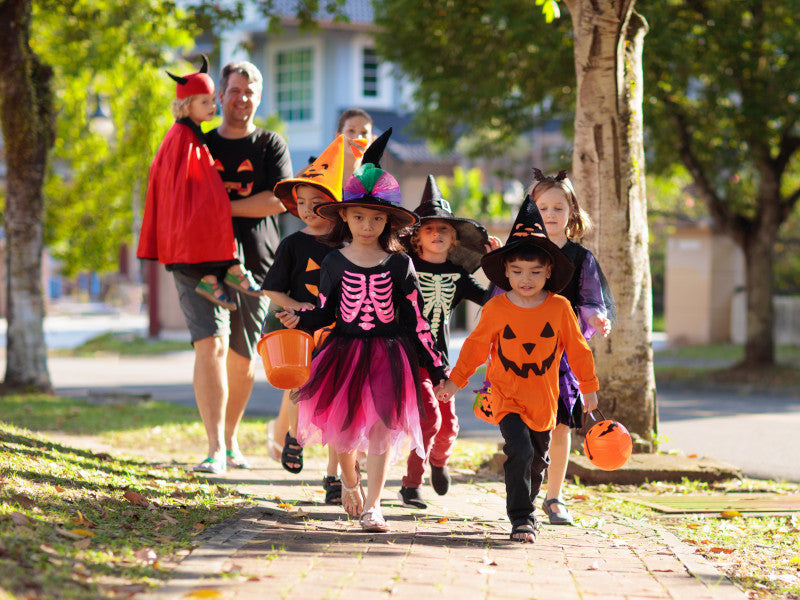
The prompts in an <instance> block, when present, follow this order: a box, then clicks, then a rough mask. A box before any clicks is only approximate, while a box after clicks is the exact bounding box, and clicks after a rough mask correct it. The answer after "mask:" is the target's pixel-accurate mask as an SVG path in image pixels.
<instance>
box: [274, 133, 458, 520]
mask: <svg viewBox="0 0 800 600" xmlns="http://www.w3.org/2000/svg"><path fill="white" fill-rule="evenodd" d="M389 135H391V129H389V130H388V131H386V132H385V133H384V134H383V135H381V136H380V137H379V138H378V139H376V140H375V141H374V142H373V143H372V145H370V146H369V147H368V148H367V150H366V152H365V153H364V157H363V161H362V165H361V166H360V167H359V168H358V169H357V170H356V171H355V173H353V175H352V176H351V177H350V179H349V180H348V181H347V184H346V185H345V188H344V198H343V200H342V202H341V203H338V202H332V203H330V204H323V205H322V206H318V207H316V209H315V211H316V212H317V214H319V215H320V216H321V217H324V218H326V219H330V220H331V221H332V222H333V223H334V230H333V232H332V233H331V235H330V236H329V241H330V242H331V243H334V244H335V243H343V242H349V243H348V244H347V245H346V246H344V247H343V248H341V249H339V250H334V251H332V252H331V253H330V254H328V256H326V257H325V260H324V261H323V262H322V269H321V273H320V286H319V294H320V295H319V297H320V305H319V306H318V307H317V308H315V309H314V310H307V311H302V312H295V311H294V310H291V309H287V310H286V311H285V312H283V313H279V314H278V315H277V316H278V318H279V319H280V320H281V322H282V323H283V324H284V325H285V326H286V327H298V326H299V327H301V328H302V329H304V330H306V331H316V330H317V329H319V328H320V327H324V326H326V325H329V324H331V323H334V322H335V325H334V327H333V330H332V331H331V333H330V335H328V336H327V338H325V341H324V342H323V343H322V345H321V346H320V347H319V348H318V349H317V350H316V351H315V354H314V357H313V358H312V361H311V376H310V378H309V380H308V382H307V383H306V384H305V385H304V386H303V387H301V388H300V394H299V398H298V402H299V405H300V415H299V421H298V426H297V438H298V440H299V441H300V443H301V444H307V443H313V442H318V441H319V442H322V443H327V444H329V445H330V446H331V447H333V448H334V449H335V450H336V451H337V452H338V457H339V465H340V466H341V469H342V505H343V508H344V509H345V511H346V512H347V513H348V514H349V515H351V516H355V517H358V518H359V521H360V523H361V527H362V529H364V530H365V531H371V532H387V531H389V525H388V524H387V523H386V520H385V519H384V518H383V515H382V513H381V509H380V498H381V493H382V491H383V488H384V485H385V484H386V475H387V469H388V465H389V461H390V459H391V458H393V457H395V456H397V455H398V454H399V452H400V451H401V449H403V447H404V444H405V440H406V439H409V441H410V445H411V450H412V451H414V452H417V453H418V454H419V455H420V457H424V452H423V445H422V432H421V431H420V423H419V419H420V416H419V415H420V407H419V399H420V393H421V390H420V377H419V368H418V365H419V364H421V365H422V366H423V367H424V368H425V369H426V370H427V371H428V373H430V377H431V380H432V381H434V382H436V383H439V382H440V381H442V380H443V379H444V378H445V374H444V359H443V357H442V355H441V353H440V352H439V351H438V350H437V349H436V347H435V346H434V342H433V336H432V335H431V330H430V326H429V324H428V322H427V321H426V320H425V317H423V315H422V293H421V292H420V289H419V283H418V281H417V276H416V272H415V271H414V265H413V263H412V262H411V259H410V258H409V257H408V255H406V254H405V253H403V252H402V251H401V250H402V246H401V245H400V244H399V242H398V241H397V231H398V230H399V229H401V228H403V227H406V226H409V225H413V224H414V223H416V222H417V216H416V215H415V214H414V213H413V212H411V211H409V210H407V209H405V208H403V207H402V206H401V204H400V186H399V185H398V184H397V181H396V180H395V179H394V177H392V176H391V174H389V173H387V172H386V171H384V170H383V169H381V168H380V165H379V160H380V158H381V156H382V155H383V150H384V148H385V147H386V143H387V141H388V139H389ZM359 451H362V452H363V451H366V453H367V459H366V463H367V479H368V482H369V486H368V489H367V494H366V495H364V494H363V491H362V489H361V484H360V480H361V472H360V468H359V465H358V463H357V462H356V456H357V453H358V452H359Z"/></svg>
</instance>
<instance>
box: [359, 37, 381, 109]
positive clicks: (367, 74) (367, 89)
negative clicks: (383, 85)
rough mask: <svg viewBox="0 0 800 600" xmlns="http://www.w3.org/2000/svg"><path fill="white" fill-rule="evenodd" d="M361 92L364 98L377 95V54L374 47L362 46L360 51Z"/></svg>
mask: <svg viewBox="0 0 800 600" xmlns="http://www.w3.org/2000/svg"><path fill="white" fill-rule="evenodd" d="M361 64H362V68H363V75H362V77H361V94H362V95H363V96H364V97H365V98H376V97H377V96H378V55H377V54H376V53H375V48H364V49H363V51H362V61H361Z"/></svg>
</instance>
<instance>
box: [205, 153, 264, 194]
mask: <svg viewBox="0 0 800 600" xmlns="http://www.w3.org/2000/svg"><path fill="white" fill-rule="evenodd" d="M214 168H215V169H216V170H217V171H219V174H220V176H221V177H222V183H224V184H225V190H226V191H227V192H228V193H229V194H230V193H231V192H233V193H235V194H236V195H237V196H238V197H240V198H246V197H247V196H249V195H250V194H251V193H253V183H254V180H255V172H254V169H253V163H252V162H250V160H249V159H245V160H243V161H242V162H241V163H240V164H239V166H238V167H237V168H236V173H235V174H234V173H227V172H226V171H225V165H223V164H222V162H221V161H220V160H219V159H216V160H215V161H214Z"/></svg>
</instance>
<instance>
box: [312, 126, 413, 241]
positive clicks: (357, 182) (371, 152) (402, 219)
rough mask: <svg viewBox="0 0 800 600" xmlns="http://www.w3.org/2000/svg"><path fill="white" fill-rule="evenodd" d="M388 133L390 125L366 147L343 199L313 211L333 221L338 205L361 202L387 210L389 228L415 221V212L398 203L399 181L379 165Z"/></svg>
mask: <svg viewBox="0 0 800 600" xmlns="http://www.w3.org/2000/svg"><path fill="white" fill-rule="evenodd" d="M391 135H392V128H391V127H390V128H389V129H387V130H386V131H384V132H383V133H382V134H381V135H380V136H378V138H377V139H375V141H374V142H372V143H371V144H370V145H369V147H367V149H366V151H365V152H364V157H363V159H362V162H361V166H360V167H359V168H358V169H356V171H355V173H353V174H352V175H351V176H350V179H348V180H347V183H346V184H345V187H344V194H343V197H342V202H341V203H333V202H331V203H330V204H320V205H319V206H317V207H315V208H314V212H316V213H317V214H318V215H319V216H320V217H322V218H324V219H328V220H329V221H334V222H335V221H336V220H337V219H338V218H339V209H341V208H350V207H356V206H360V207H363V208H371V209H380V210H385V211H386V212H388V213H389V215H390V217H391V223H392V229H400V228H403V227H408V226H409V225H413V224H414V223H416V222H417V221H418V218H417V215H415V214H414V213H413V212H411V211H410V210H408V209H406V208H403V206H402V205H401V204H400V200H401V196H400V185H399V184H398V183H397V180H396V179H395V178H394V177H393V176H392V174H391V173H389V172H388V171H384V170H383V169H381V167H380V159H381V158H382V157H383V151H384V150H385V149H386V143H387V142H388V141H389V136H391Z"/></svg>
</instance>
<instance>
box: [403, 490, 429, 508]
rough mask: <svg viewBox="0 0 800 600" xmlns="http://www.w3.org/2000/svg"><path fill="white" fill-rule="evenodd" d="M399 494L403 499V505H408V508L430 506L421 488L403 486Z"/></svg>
mask: <svg viewBox="0 0 800 600" xmlns="http://www.w3.org/2000/svg"><path fill="white" fill-rule="evenodd" d="M398 496H400V500H402V501H403V506H407V507H408V508H419V509H421V510H425V509H426V508H428V503H427V502H425V500H423V499H422V494H420V493H419V488H407V487H401V488H400V493H399V494H398Z"/></svg>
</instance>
